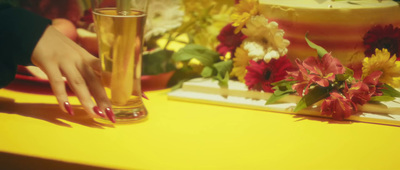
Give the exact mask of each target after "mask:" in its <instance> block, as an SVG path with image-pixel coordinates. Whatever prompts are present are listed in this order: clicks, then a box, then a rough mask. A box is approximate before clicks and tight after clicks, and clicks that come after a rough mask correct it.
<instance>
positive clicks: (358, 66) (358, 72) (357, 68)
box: [347, 62, 363, 80]
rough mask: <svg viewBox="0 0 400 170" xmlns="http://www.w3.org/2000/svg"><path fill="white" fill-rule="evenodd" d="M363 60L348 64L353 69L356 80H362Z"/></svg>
mask: <svg viewBox="0 0 400 170" xmlns="http://www.w3.org/2000/svg"><path fill="white" fill-rule="evenodd" d="M362 67H363V65H362V62H356V63H351V64H349V65H347V68H349V69H351V70H353V77H354V78H355V79H356V80H361V77H362Z"/></svg>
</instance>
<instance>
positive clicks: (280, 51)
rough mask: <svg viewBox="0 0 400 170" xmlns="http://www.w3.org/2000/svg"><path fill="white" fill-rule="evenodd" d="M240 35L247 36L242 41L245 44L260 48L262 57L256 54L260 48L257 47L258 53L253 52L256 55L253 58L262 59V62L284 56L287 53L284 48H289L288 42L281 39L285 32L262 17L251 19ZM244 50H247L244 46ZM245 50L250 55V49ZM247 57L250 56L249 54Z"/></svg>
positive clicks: (276, 24) (274, 23)
mask: <svg viewBox="0 0 400 170" xmlns="http://www.w3.org/2000/svg"><path fill="white" fill-rule="evenodd" d="M242 33H243V34H244V35H246V36H247V38H246V39H245V40H244V42H245V43H247V44H254V43H256V44H258V45H260V46H262V48H263V50H262V51H264V54H263V55H262V57H261V54H258V53H260V49H259V48H260V47H257V48H258V51H257V52H255V53H257V56H254V57H257V58H258V59H264V61H266V62H268V61H269V60H271V59H272V58H279V57H280V56H283V55H285V54H286V53H287V51H288V50H287V48H286V47H287V46H289V44H290V42H289V41H288V40H286V39H284V38H283V35H284V34H285V32H284V31H283V30H282V29H279V28H278V23H276V22H268V19H266V18H265V17H264V16H262V15H257V16H254V17H252V18H251V19H250V20H249V21H248V22H247V23H246V28H243V29H242ZM250 42H252V43H250ZM252 46H254V45H252ZM249 48H250V47H249ZM251 48H253V47H251ZM245 49H247V48H246V45H245ZM247 50H249V52H250V53H252V52H251V51H250V50H252V49H247ZM249 56H252V55H250V54H249Z"/></svg>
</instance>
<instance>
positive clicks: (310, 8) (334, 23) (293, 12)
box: [259, 0, 400, 64]
mask: <svg viewBox="0 0 400 170" xmlns="http://www.w3.org/2000/svg"><path fill="white" fill-rule="evenodd" d="M259 2H260V9H259V10H260V13H261V14H263V15H264V16H265V17H266V18H267V19H268V20H270V21H275V22H277V23H278V24H279V27H280V28H281V29H283V30H284V31H285V38H286V39H288V40H289V41H290V45H289V47H288V49H289V50H288V53H287V56H288V57H289V58H290V59H295V58H300V59H305V58H307V57H309V56H316V55H317V54H316V51H315V50H314V49H311V48H310V47H309V46H308V45H307V43H306V41H305V39H304V37H305V35H306V33H308V38H309V39H310V40H312V41H313V42H315V43H316V44H318V45H320V46H322V47H324V48H325V49H326V50H327V51H328V52H331V53H332V55H333V56H335V57H336V58H339V60H340V61H341V62H342V63H343V64H349V63H352V62H357V61H360V60H362V58H363V57H364V55H363V54H364V51H365V46H364V44H363V37H364V35H365V34H366V33H367V32H368V30H370V29H371V28H372V27H373V26H376V25H382V26H385V25H390V24H391V25H393V26H394V27H399V26H400V5H399V3H397V2H395V1H392V0H381V1H378V0H358V1H357V0H354V1H333V0H279V1H277V0H260V1H259Z"/></svg>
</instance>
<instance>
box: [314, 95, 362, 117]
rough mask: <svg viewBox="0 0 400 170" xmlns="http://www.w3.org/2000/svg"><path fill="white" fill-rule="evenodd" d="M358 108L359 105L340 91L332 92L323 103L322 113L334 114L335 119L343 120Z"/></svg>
mask: <svg viewBox="0 0 400 170" xmlns="http://www.w3.org/2000/svg"><path fill="white" fill-rule="evenodd" d="M356 110H357V106H356V105H355V104H354V103H353V102H352V101H351V100H350V99H347V98H346V97H344V96H342V95H341V94H339V93H338V92H335V91H334V92H331V93H330V96H329V97H328V98H326V99H325V100H324V101H323V102H322V105H321V114H322V115H327V116H332V118H333V119H335V120H343V119H344V118H348V117H350V115H351V114H352V113H353V112H355V111H356Z"/></svg>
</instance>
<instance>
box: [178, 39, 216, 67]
mask: <svg viewBox="0 0 400 170" xmlns="http://www.w3.org/2000/svg"><path fill="white" fill-rule="evenodd" d="M219 56H220V55H219V53H217V52H215V51H213V50H210V49H208V48H206V47H204V46H201V45H196V44H188V45H186V46H185V47H183V48H181V49H180V50H179V51H178V52H176V53H175V54H174V55H173V56H172V59H173V60H174V61H177V62H178V61H189V60H191V59H193V58H195V59H197V60H199V61H200V62H201V63H202V64H203V65H204V66H211V65H213V64H214V63H215V62H217V61H219Z"/></svg>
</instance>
